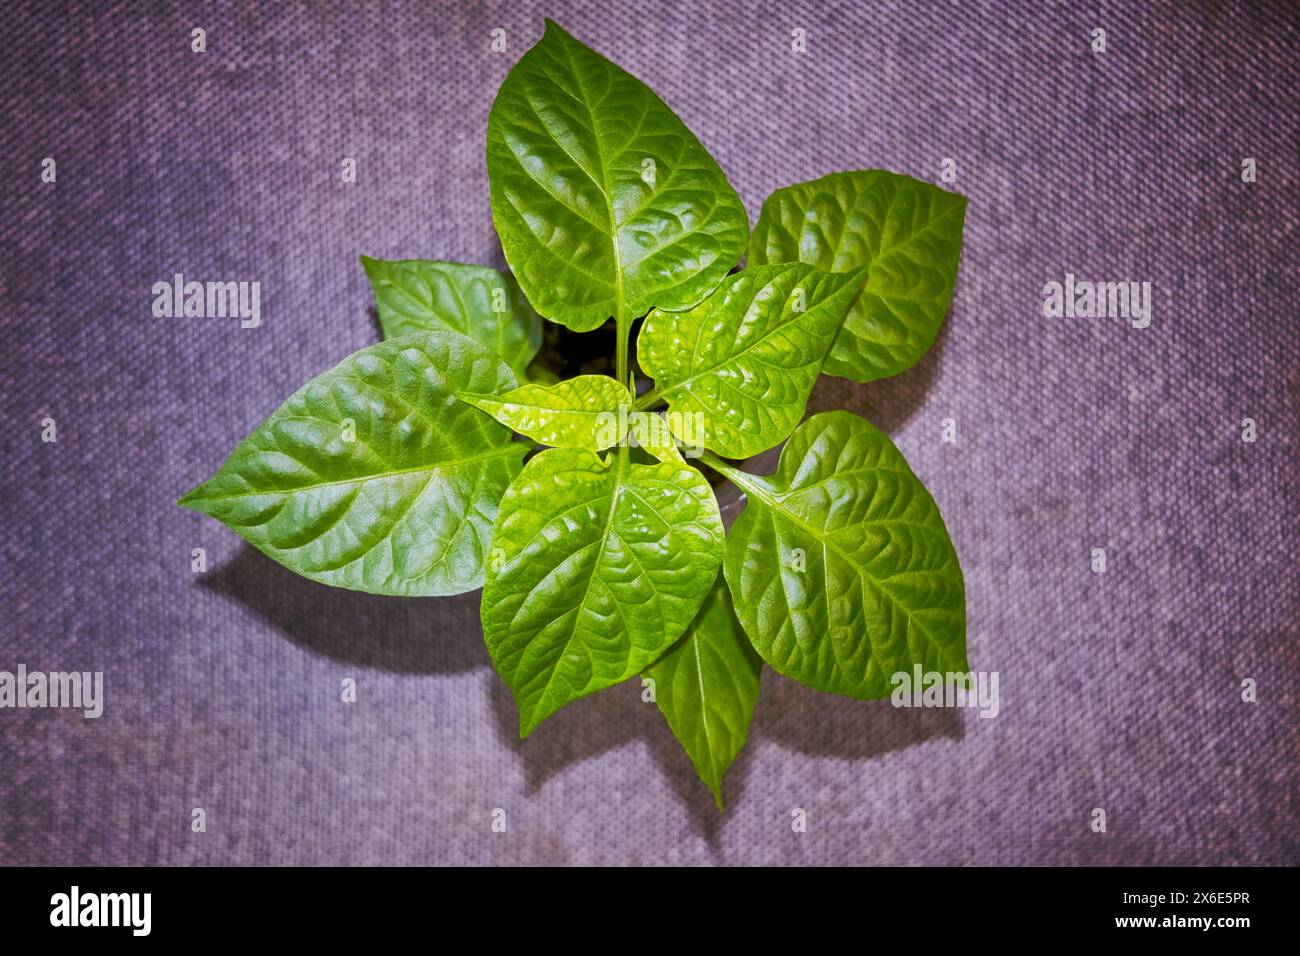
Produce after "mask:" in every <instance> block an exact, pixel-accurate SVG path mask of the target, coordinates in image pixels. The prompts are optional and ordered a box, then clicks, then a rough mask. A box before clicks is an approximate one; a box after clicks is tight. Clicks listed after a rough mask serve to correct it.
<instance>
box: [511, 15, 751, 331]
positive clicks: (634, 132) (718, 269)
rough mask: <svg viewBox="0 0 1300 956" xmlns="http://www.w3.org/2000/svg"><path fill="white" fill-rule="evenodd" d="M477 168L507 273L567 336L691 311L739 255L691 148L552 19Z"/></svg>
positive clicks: (729, 194)
mask: <svg viewBox="0 0 1300 956" xmlns="http://www.w3.org/2000/svg"><path fill="white" fill-rule="evenodd" d="M487 163H488V174H489V176H490V178H491V183H492V217H493V220H494V221H495V223H496V228H497V232H498V233H499V234H500V237H501V245H502V248H503V249H504V250H505V254H506V259H507V261H508V262H509V263H510V267H511V269H512V270H513V272H514V274H515V276H516V277H517V278H518V280H519V284H520V285H521V286H522V287H523V289H524V292H525V293H527V295H528V298H529V300H530V301H531V302H532V303H533V305H534V307H536V309H537V311H539V312H541V313H542V315H544V316H546V317H547V318H548V319H551V320H553V321H556V322H562V323H563V324H564V325H567V326H568V327H569V328H571V329H573V330H575V331H578V332H585V331H588V330H590V329H594V328H596V327H597V326H599V325H601V324H602V323H603V322H604V321H605V320H606V319H607V318H608V317H609V316H611V315H612V316H616V317H626V318H631V317H635V316H639V315H644V314H645V313H646V312H648V311H649V310H650V308H651V307H652V306H659V307H660V308H664V309H685V308H689V307H690V306H692V305H695V304H696V303H697V302H699V301H700V300H702V299H703V298H705V296H707V295H708V294H709V293H710V292H712V291H713V289H714V288H715V287H716V286H717V284H718V283H719V282H721V281H722V277H723V276H725V275H726V274H727V272H728V270H730V269H731V267H732V266H734V265H735V264H736V263H737V262H739V261H740V257H741V255H742V254H743V253H744V251H745V243H746V241H747V239H748V236H749V219H748V217H747V215H746V213H745V209H744V206H742V205H741V202H740V198H739V197H738V196H737V195H736V192H735V190H734V189H732V188H731V184H730V183H728V182H727V178H726V176H725V175H724V174H723V172H722V170H721V169H720V168H719V167H718V164H717V163H716V162H714V161H713V158H712V157H711V156H710V155H709V154H708V152H707V151H706V150H705V149H704V147H703V146H701V145H700V143H699V140H697V139H696V138H695V136H694V135H693V134H692V133H691V131H690V130H688V129H687V128H686V126H685V125H684V124H683V123H682V121H681V120H680V119H678V118H677V116H676V114H674V113H673V111H672V110H670V109H669V108H668V107H667V106H666V105H664V102H663V101H662V100H660V99H659V97H657V96H655V94H654V93H652V92H651V91H650V89H649V88H648V87H646V86H645V84H643V83H642V82H641V81H640V80H638V79H636V77H634V76H632V75H630V74H628V73H626V72H624V71H623V70H622V69H620V68H619V67H617V66H615V65H614V64H613V63H611V62H610V61H609V60H607V59H605V58H604V57H603V56H600V55H599V54H598V53H595V52H594V51H592V50H590V49H588V48H587V47H585V46H583V45H582V44H581V43H579V42H578V41H577V40H575V39H574V38H573V37H571V36H570V35H569V34H568V33H566V32H565V31H564V30H562V29H561V28H560V27H559V26H557V25H556V24H554V23H552V22H551V21H550V20H547V21H546V33H545V35H544V36H543V37H542V39H541V41H540V42H539V43H538V44H537V45H536V46H534V47H533V48H532V49H531V50H529V51H528V52H527V53H525V54H524V55H523V57H522V58H521V59H520V60H519V62H518V63H517V64H515V67H514V69H512V70H511V71H510V74H509V75H508V76H507V77H506V79H505V82H504V83H502V84H501V90H500V92H499V93H498V94H497V98H496V102H494V103H493V104H492V112H491V115H490V116H489V117H488V133H487Z"/></svg>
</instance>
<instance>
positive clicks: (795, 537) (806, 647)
mask: <svg viewBox="0 0 1300 956" xmlns="http://www.w3.org/2000/svg"><path fill="white" fill-rule="evenodd" d="M721 467H722V468H723V469H724V473H725V474H726V475H727V476H728V477H729V478H731V479H732V480H733V481H734V482H736V484H737V485H739V487H740V488H741V489H742V490H743V491H745V493H746V495H747V497H748V503H747V504H746V507H745V510H744V511H743V512H741V514H740V516H739V517H738V518H737V519H736V522H735V524H734V525H733V526H732V529H731V534H730V536H729V537H728V539H727V556H726V560H725V562H724V564H723V568H724V572H725V574H726V578H727V585H728V586H729V587H730V588H731V595H732V597H733V599H734V600H735V606H736V614H737V616H738V617H739V618H740V622H741V624H742V625H743V626H744V628H745V632H746V633H747V634H748V635H749V637H750V640H752V641H753V642H754V647H755V649H756V650H757V651H758V653H759V654H760V655H761V656H762V658H763V660H765V661H767V663H768V664H769V665H771V667H772V669H773V670H776V671H778V672H779V673H782V674H785V675H786V676H787V677H792V678H794V679H795V680H797V681H800V682H801V683H804V684H807V685H808V686H809V687H813V688H815V689H817V690H824V691H829V692H831V693H836V694H844V695H846V696H849V697H857V698H860V699H864V700H866V699H871V698H876V697H885V696H888V695H889V693H890V692H891V690H892V689H893V687H892V685H891V684H890V677H891V676H892V675H893V674H895V673H896V672H899V671H907V672H910V671H911V669H912V665H913V663H920V664H921V665H922V668H923V669H924V670H926V671H939V672H941V673H946V672H962V673H965V672H966V671H967V670H968V669H969V665H968V664H967V663H966V600H965V590H964V587H963V584H962V574H961V567H960V565H959V564H958V563H957V553H956V552H955V551H954V550H953V546H952V542H951V541H950V540H949V538H948V531H947V529H946V528H945V527H944V524H943V518H942V517H941V516H940V514H939V509H938V507H936V505H935V503H934V499H933V498H931V497H930V493H929V492H928V491H926V490H925V486H924V485H922V484H921V482H920V481H919V480H918V479H917V477H916V476H915V475H914V474H912V470H911V469H910V468H908V466H907V462H906V461H904V459H903V456H902V454H901V453H900V452H899V451H898V449H897V448H895V447H894V446H893V444H892V443H891V442H890V441H889V439H888V438H886V437H885V436H884V435H883V434H882V433H880V432H879V431H877V430H876V429H875V428H873V427H872V426H871V425H870V424H868V423H867V422H866V421H864V420H863V419H861V418H858V417H857V416H856V415H852V414H850V413H848V412H825V413H823V414H820V415H814V416H813V417H812V418H810V419H808V421H806V422H804V423H803V424H802V425H800V426H799V427H798V428H797V429H796V430H795V432H794V434H793V435H791V436H790V440H789V441H788V442H787V443H786V446H785V448H783V449H782V450H781V460H780V463H779V464H778V466H777V470H776V473H775V474H774V475H772V476H771V477H770V478H758V477H754V476H752V475H745V474H744V473H742V472H738V471H736V470H735V469H732V468H730V467H727V466H725V465H723V466H721Z"/></svg>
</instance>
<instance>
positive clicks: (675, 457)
mask: <svg viewBox="0 0 1300 956" xmlns="http://www.w3.org/2000/svg"><path fill="white" fill-rule="evenodd" d="M630 431H631V433H632V437H633V439H634V440H635V442H636V445H637V447H638V448H644V449H645V450H646V451H648V452H649V453H650V454H651V455H653V456H654V457H655V458H657V459H658V460H659V461H671V462H680V463H681V464H685V463H686V462H685V459H683V458H682V453H681V450H680V449H679V448H678V447H677V442H676V441H675V440H674V439H673V433H672V430H671V429H670V428H669V427H668V422H667V420H666V419H665V418H664V417H663V416H662V415H657V414H655V413H654V412H633V413H632V415H631V428H630Z"/></svg>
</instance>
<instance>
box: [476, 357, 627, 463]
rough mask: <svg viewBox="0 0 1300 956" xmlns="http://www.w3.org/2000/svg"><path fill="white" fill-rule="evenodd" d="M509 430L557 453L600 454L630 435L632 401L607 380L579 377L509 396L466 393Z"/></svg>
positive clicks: (525, 388) (519, 390) (529, 387)
mask: <svg viewBox="0 0 1300 956" xmlns="http://www.w3.org/2000/svg"><path fill="white" fill-rule="evenodd" d="M460 398H461V400H462V401H466V402H469V403H470V404H471V405H473V406H474V407H475V408H481V409H482V410H483V411H485V412H487V413H488V414H489V415H491V416H492V417H493V418H495V419H496V420H497V421H499V422H500V423H501V424H503V425H505V426H506V427H507V428H512V429H514V430H515V431H517V432H519V434H521V435H527V436H528V437H529V438H531V439H533V441H536V442H541V443H542V444H543V445H550V446H552V447H554V448H586V449H589V450H591V451H601V450H603V449H605V448H608V447H610V446H611V445H616V444H618V443H619V442H620V441H621V440H622V439H623V436H624V435H625V434H626V433H627V428H628V413H629V411H630V410H631V405H632V395H631V393H629V392H628V390H627V389H626V388H624V387H623V386H622V385H620V384H618V382H617V381H616V380H614V379H612V378H610V377H609V376H608V375H579V376H577V377H576V378H570V379H566V380H565V381H563V382H560V383H558V384H556V385H521V386H520V387H519V388H516V389H514V390H513V391H509V392H506V393H505V394H504V395H496V396H494V395H474V394H471V393H468V392H462V393H461V395H460Z"/></svg>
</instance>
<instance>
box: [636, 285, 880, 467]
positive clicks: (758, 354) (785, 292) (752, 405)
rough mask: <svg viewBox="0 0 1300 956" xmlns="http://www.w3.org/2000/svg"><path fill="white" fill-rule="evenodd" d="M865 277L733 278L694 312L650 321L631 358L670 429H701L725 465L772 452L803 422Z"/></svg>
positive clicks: (654, 314) (655, 315) (652, 316)
mask: <svg viewBox="0 0 1300 956" xmlns="http://www.w3.org/2000/svg"><path fill="white" fill-rule="evenodd" d="M862 275H863V273H862V270H856V271H854V272H849V273H843V274H840V275H831V274H829V273H825V272H820V271H818V270H817V269H813V268H812V267H811V266H805V265H800V264H798V263H786V264H783V265H772V266H760V267H758V268H750V269H745V270H744V271H743V272H738V273H737V274H736V275H734V276H730V277H729V278H728V279H726V281H724V282H723V284H722V286H721V287H720V288H719V289H718V291H717V292H716V293H715V294H714V295H712V296H711V297H709V298H708V299H705V300H704V301H703V302H701V303H700V304H699V305H697V306H696V307H695V308H693V309H689V310H687V311H685V312H676V313H672V312H658V311H656V312H652V313H650V316H649V317H648V318H647V319H646V320H645V323H644V324H643V325H642V327H641V334H640V336H639V337H638V338H637V358H638V360H639V361H640V363H641V367H642V369H644V370H645V372H646V374H648V375H650V376H651V377H653V378H654V380H655V390H656V392H657V393H658V397H659V398H661V399H664V400H666V401H667V402H668V407H669V410H670V414H669V417H668V420H669V422H670V423H671V424H673V426H674V428H677V427H681V426H682V425H683V424H685V423H692V422H693V423H698V424H696V425H694V426H693V428H692V430H693V431H695V432H697V436H696V438H697V439H698V437H699V436H700V435H702V437H703V440H704V444H705V445H707V446H708V447H709V448H712V449H713V450H714V451H716V452H717V453H718V454H720V455H723V456H725V457H727V458H748V457H749V456H750V455H756V454H758V453H759V452H761V451H766V450H767V449H769V448H771V447H773V446H774V445H776V444H778V443H779V442H780V441H781V440H782V439H784V438H785V437H786V436H787V435H789V434H790V432H791V431H793V430H794V427H795V425H797V424H799V420H800V419H801V418H803V414H804V408H805V406H806V405H807V403H808V393H809V392H811V391H812V387H813V385H814V384H815V383H816V381H817V376H818V375H819V374H820V373H821V368H822V361H823V360H824V359H825V357H826V352H827V350H828V349H830V347H831V343H832V342H833V341H834V340H835V336H836V334H837V333H838V331H839V328H840V323H841V322H842V321H843V319H844V313H845V311H846V310H847V309H848V307H849V303H850V302H852V300H853V296H854V295H855V294H856V292H857V288H858V285H859V284H860V283H861V281H862ZM678 437H679V438H682V439H683V440H687V441H690V440H691V438H690V437H689V436H687V435H684V434H681V433H680V432H678Z"/></svg>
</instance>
